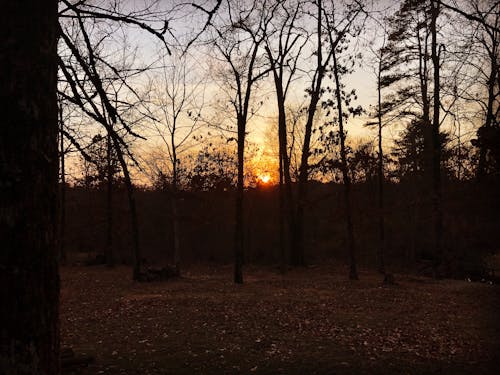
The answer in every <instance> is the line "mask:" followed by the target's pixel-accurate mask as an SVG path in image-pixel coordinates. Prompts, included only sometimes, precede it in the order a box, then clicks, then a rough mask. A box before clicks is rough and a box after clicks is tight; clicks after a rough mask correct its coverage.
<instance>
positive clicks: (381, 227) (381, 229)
mask: <svg viewBox="0 0 500 375" xmlns="http://www.w3.org/2000/svg"><path fill="white" fill-rule="evenodd" d="M381 79H382V56H381V57H380V60H379V66H378V77H377V80H378V82H377V87H378V110H377V117H378V239H379V244H378V254H377V262H378V271H379V272H380V273H381V274H383V275H385V260H384V253H385V223H384V150H383V149H382V87H381Z"/></svg>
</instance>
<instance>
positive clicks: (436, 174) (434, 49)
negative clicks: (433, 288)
mask: <svg viewBox="0 0 500 375" xmlns="http://www.w3.org/2000/svg"><path fill="white" fill-rule="evenodd" d="M438 15H439V4H438V3H437V2H436V1H435V0H431V24H430V28H431V35H432V41H431V57H432V64H433V67H434V70H433V75H434V103H433V107H434V108H433V110H434V113H433V117H432V146H433V150H432V151H433V153H432V207H433V218H434V252H435V255H434V266H433V272H434V276H435V277H437V276H441V275H439V270H438V268H439V266H440V265H441V263H442V261H443V247H442V238H443V211H442V204H441V200H442V197H441V140H440V137H439V109H440V104H441V102H440V79H439V78H440V77H439V64H440V61H439V52H438V45H437V30H436V21H437V17H438Z"/></svg>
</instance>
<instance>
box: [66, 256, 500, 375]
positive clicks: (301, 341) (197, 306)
mask: <svg viewBox="0 0 500 375" xmlns="http://www.w3.org/2000/svg"><path fill="white" fill-rule="evenodd" d="M131 273H132V272H131V269H129V268H125V267H117V268H115V269H107V268H104V267H67V268H63V269H62V275H61V277H62V293H61V294H62V306H61V333H62V345H63V346H71V347H72V348H73V349H74V350H75V351H76V352H77V353H79V354H82V353H86V354H90V355H93V356H95V357H96V361H95V363H94V364H92V365H91V366H90V367H89V368H87V369H84V370H78V371H77V372H78V373H84V374H99V373H105V374H193V373H203V374H212V373H217V374H223V373H259V374H278V373H283V374H314V373H317V374H377V373H380V374H390V373H393V374H443V373H444V374H448V373H449V374H490V373H491V374H494V373H499V372H498V371H499V370H498V368H497V367H496V363H497V362H499V363H500V351H499V348H500V319H499V317H500V287H499V286H492V285H487V284H481V283H467V282H462V281H452V280H440V281H435V280H431V279H425V278H417V277H410V276H405V275H396V281H397V282H398V285H394V286H383V285H382V284H381V278H380V276H379V275H377V274H375V273H372V272H361V273H360V278H361V280H360V281H357V282H351V281H348V280H347V277H346V275H347V271H346V270H344V269H341V268H335V267H331V266H318V267H309V268H305V269H298V270H291V271H290V272H289V273H287V274H286V275H285V276H281V275H279V274H278V273H277V272H275V271H274V270H272V269H269V268H268V269H264V268H257V267H247V268H246V269H245V277H246V280H245V284H244V285H235V284H233V283H232V282H231V279H232V269H231V267H228V266H218V267H212V266H208V265H207V266H197V267H191V268H190V269H188V270H186V271H185V272H184V274H183V277H182V278H181V279H179V280H171V281H166V282H156V283H154V282H153V283H141V284H138V283H133V282H132V281H131Z"/></svg>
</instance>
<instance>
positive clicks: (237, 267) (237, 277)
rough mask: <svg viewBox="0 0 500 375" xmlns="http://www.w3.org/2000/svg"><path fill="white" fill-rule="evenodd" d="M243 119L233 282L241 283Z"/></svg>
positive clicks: (243, 123)
mask: <svg viewBox="0 0 500 375" xmlns="http://www.w3.org/2000/svg"><path fill="white" fill-rule="evenodd" d="M244 150H245V120H241V119H238V182H237V186H236V218H235V220H236V221H235V226H236V227H235V231H234V282H235V283H236V284H243V244H244V238H243V193H244V190H243V180H244V177H245V176H244V174H243V171H244Z"/></svg>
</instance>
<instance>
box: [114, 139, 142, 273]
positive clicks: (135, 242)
mask: <svg viewBox="0 0 500 375" xmlns="http://www.w3.org/2000/svg"><path fill="white" fill-rule="evenodd" d="M111 139H112V141H113V145H114V147H115V151H116V156H117V158H118V162H119V163H120V167H121V168H122V170H123V177H124V180H125V186H126V188H127V197H128V205H129V209H130V224H131V228H132V249H133V256H134V268H133V274H132V278H133V280H134V281H140V279H141V268H142V258H141V248H140V246H139V244H140V242H139V223H138V220H137V206H136V204H135V194H134V186H133V185H132V180H131V179H130V173H129V170H128V166H127V162H126V161H125V158H124V157H123V152H122V150H121V148H120V147H121V146H120V142H119V141H118V135H117V134H116V133H115V132H112V133H111Z"/></svg>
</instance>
